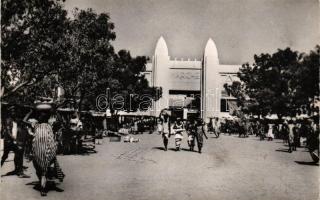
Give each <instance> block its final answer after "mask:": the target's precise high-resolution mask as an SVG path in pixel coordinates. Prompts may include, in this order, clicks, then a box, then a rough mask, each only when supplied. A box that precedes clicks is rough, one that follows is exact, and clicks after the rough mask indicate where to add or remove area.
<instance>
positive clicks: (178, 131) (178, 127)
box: [174, 124, 183, 150]
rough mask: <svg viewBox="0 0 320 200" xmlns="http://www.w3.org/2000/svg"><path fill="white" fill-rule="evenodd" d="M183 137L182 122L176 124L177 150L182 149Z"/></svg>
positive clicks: (175, 138)
mask: <svg viewBox="0 0 320 200" xmlns="http://www.w3.org/2000/svg"><path fill="white" fill-rule="evenodd" d="M182 139H183V125H182V124H180V125H176V128H175V135H174V140H175V144H176V149H177V150H180V146H181V142H182Z"/></svg>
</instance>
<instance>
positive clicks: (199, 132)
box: [195, 119, 208, 153]
mask: <svg viewBox="0 0 320 200" xmlns="http://www.w3.org/2000/svg"><path fill="white" fill-rule="evenodd" d="M203 136H205V137H206V139H208V137H207V135H206V133H205V132H204V128H203V120H202V119H198V121H197V125H196V134H195V139H196V140H197V144H198V152H199V153H201V150H202V147H203Z"/></svg>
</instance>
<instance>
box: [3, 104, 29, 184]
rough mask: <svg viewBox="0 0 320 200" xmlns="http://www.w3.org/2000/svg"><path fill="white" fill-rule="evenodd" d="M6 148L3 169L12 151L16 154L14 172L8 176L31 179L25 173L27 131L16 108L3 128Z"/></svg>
mask: <svg viewBox="0 0 320 200" xmlns="http://www.w3.org/2000/svg"><path fill="white" fill-rule="evenodd" d="M3 134H4V148H3V155H2V158H1V167H2V166H3V164H4V162H5V161H6V159H7V158H8V154H9V152H10V151H13V152H14V167H15V169H14V171H12V172H9V173H8V174H7V175H17V176H18V177H19V178H30V176H28V175H25V174H24V172H23V155H24V150H25V146H26V141H27V129H26V128H25V126H24V124H22V121H21V118H20V117H18V116H17V113H16V110H15V108H14V107H11V109H10V116H9V118H7V119H6V120H5V124H4V126H3Z"/></svg>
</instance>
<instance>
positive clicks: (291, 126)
mask: <svg viewBox="0 0 320 200" xmlns="http://www.w3.org/2000/svg"><path fill="white" fill-rule="evenodd" d="M288 127H289V134H288V145H289V150H288V152H289V153H291V152H292V151H295V149H296V148H295V146H294V131H295V125H294V124H293V122H292V121H290V122H289V125H288Z"/></svg>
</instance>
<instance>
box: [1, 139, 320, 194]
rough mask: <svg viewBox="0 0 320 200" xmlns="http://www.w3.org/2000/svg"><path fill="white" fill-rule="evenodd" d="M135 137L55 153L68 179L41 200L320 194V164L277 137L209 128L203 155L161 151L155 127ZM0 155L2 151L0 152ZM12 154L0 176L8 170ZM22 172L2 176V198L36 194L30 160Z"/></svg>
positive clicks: (185, 148)
mask: <svg viewBox="0 0 320 200" xmlns="http://www.w3.org/2000/svg"><path fill="white" fill-rule="evenodd" d="M135 137H138V138H140V140H141V141H140V142H139V143H124V142H109V138H104V140H103V143H102V144H101V145H97V147H96V149H97V151H98V152H97V153H94V154H88V155H68V156H59V157H58V159H59V161H60V165H61V167H62V168H63V171H64V173H65V174H66V178H65V180H64V182H63V183H58V184H57V185H56V186H57V187H58V188H60V189H63V190H64V192H57V191H55V190H51V191H49V193H48V196H47V197H45V198H44V199H48V200H49V199H76V200H91V199H92V200H99V199H108V200H122V199H128V200H130V199H135V200H144V199H153V200H166V199H168V200H169V199H170V200H172V199H179V200H189V199H190V200H191V199H192V200H193V199H194V200H201V199H207V200H209V199H225V200H270V199H273V200H277V199H279V200H286V199H288V200H316V199H318V198H319V166H318V165H312V163H311V157H310V156H309V154H308V152H306V150H305V149H304V148H299V149H298V151H296V152H293V153H291V154H290V153H287V152H286V149H287V147H286V146H284V145H283V143H282V141H281V140H274V141H259V139H258V138H256V137H254V136H251V137H249V138H238V137H237V136H228V135H222V136H221V137H220V138H218V139H216V138H214V137H213V136H212V135H209V139H208V140H205V141H204V149H203V153H202V154H198V153H197V152H190V151H188V150H187V142H186V137H185V138H184V140H183V145H182V147H183V149H182V151H180V152H176V151H174V150H173V148H174V139H173V138H171V139H170V141H169V146H170V148H169V150H168V151H166V152H165V151H163V149H162V139H161V136H160V135H157V134H151V135H149V134H143V135H139V136H135ZM1 154H2V152H1ZM12 157H13V156H12V155H10V157H9V159H8V162H6V163H5V165H4V167H3V168H1V175H4V174H6V173H7V172H9V171H11V170H12V169H13V162H12ZM25 165H26V166H28V167H29V168H28V170H27V171H26V174H29V175H31V178H29V179H20V178H17V177H16V176H3V177H2V178H1V191H0V192H1V199H2V200H22V199H24V200H32V199H40V198H41V196H40V193H39V192H38V191H37V190H35V189H34V185H35V184H36V181H37V178H36V175H35V172H34V168H33V166H32V163H27V162H25Z"/></svg>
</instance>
